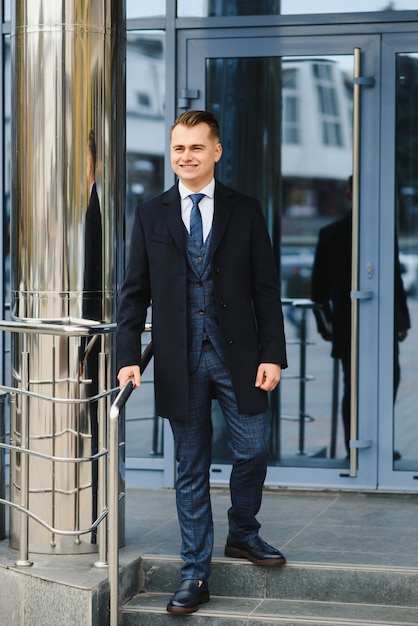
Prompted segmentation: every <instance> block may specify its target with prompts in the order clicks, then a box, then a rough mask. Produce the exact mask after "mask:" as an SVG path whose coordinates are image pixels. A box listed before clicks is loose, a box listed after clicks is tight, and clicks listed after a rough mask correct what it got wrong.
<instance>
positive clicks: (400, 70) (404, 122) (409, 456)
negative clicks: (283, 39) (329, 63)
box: [394, 53, 418, 470]
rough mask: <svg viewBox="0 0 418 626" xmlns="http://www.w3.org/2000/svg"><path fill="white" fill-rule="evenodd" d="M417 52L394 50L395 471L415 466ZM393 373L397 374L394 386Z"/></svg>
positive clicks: (417, 425)
mask: <svg viewBox="0 0 418 626" xmlns="http://www.w3.org/2000/svg"><path fill="white" fill-rule="evenodd" d="M417 76H418V53H410V54H399V55H398V56H397V64H396V147H395V151H396V158H395V163H396V198H395V202H396V229H397V231H398V235H399V263H400V270H401V272H402V282H403V287H404V289H405V291H406V293H407V295H408V309H409V314H410V318H411V320H410V323H411V328H410V329H409V331H408V336H407V337H406V339H405V341H402V342H401V343H400V344H399V345H397V339H398V338H399V333H398V327H399V323H398V321H399V317H400V314H401V313H400V312H399V310H398V308H397V307H396V300H395V310H394V324H395V327H394V340H395V354H396V352H397V349H398V350H399V363H400V371H399V372H397V371H396V370H395V386H394V395H395V393H396V391H397V395H396V404H395V409H394V433H395V437H394V448H395V449H397V450H399V452H400V453H401V455H402V458H401V459H400V460H399V461H398V462H397V463H395V469H399V470H402V469H405V470H408V469H409V470H411V469H413V470H416V469H417V468H418V452H417V451H418V421H417V418H416V407H415V404H416V403H415V402H414V397H415V395H414V394H415V389H416V380H417V370H418V359H417V352H416V349H415V346H416V345H417V341H418V329H417V326H418V299H417V297H418V175H417V172H418V151H417V146H418V126H417V123H416V103H417V99H418V80H417ZM396 377H398V378H399V377H400V383H399V388H398V387H397V385H396Z"/></svg>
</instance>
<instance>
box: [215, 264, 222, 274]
mask: <svg viewBox="0 0 418 626" xmlns="http://www.w3.org/2000/svg"><path fill="white" fill-rule="evenodd" d="M220 271H221V268H220V267H219V266H218V265H216V267H215V272H216V273H217V274H219V272H220Z"/></svg>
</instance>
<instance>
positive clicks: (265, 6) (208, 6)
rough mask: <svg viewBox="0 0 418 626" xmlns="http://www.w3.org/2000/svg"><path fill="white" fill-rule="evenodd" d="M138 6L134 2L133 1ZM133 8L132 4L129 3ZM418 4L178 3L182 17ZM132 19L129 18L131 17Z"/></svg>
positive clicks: (398, 0)
mask: <svg viewBox="0 0 418 626" xmlns="http://www.w3.org/2000/svg"><path fill="white" fill-rule="evenodd" d="M132 2H134V0H132ZM128 5H129V3H128ZM416 8H417V4H416V1H415V0H390V1H389V0H352V1H351V2H349V3H347V1H346V0H178V1H177V14H178V17H227V16H233V15H280V14H281V15H300V14H304V13H306V14H315V13H331V14H333V13H358V12H365V11H407V10H416ZM128 17H129V16H128Z"/></svg>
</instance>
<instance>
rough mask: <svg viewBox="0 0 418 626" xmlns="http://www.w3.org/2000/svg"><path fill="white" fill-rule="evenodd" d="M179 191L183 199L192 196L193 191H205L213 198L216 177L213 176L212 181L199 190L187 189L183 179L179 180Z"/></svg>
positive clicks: (206, 194)
mask: <svg viewBox="0 0 418 626" xmlns="http://www.w3.org/2000/svg"><path fill="white" fill-rule="evenodd" d="M179 193H180V197H181V199H182V200H184V199H185V198H187V196H190V194H191V193H204V194H205V196H208V197H209V198H213V196H214V193H215V179H214V178H212V180H211V181H210V183H209V184H208V185H206V187H203V189H201V190H200V191H199V192H195V191H191V190H190V189H187V187H186V186H185V185H183V183H182V182H181V181H179Z"/></svg>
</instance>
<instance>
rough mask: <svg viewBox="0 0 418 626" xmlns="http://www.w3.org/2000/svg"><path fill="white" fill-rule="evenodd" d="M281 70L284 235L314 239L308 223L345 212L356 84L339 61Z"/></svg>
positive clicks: (300, 63)
mask: <svg viewBox="0 0 418 626" xmlns="http://www.w3.org/2000/svg"><path fill="white" fill-rule="evenodd" d="M341 59H342V60H344V61H345V60H346V59H347V57H344V56H343V57H341ZM349 59H350V58H349ZM282 68H283V70H282V106H283V110H282V175H283V212H284V216H283V217H284V223H283V235H284V237H286V235H290V236H291V235H293V234H300V229H301V228H303V229H304V230H305V231H306V232H305V233H304V234H308V235H312V232H313V230H316V228H317V226H316V228H314V226H313V225H311V226H310V227H309V218H311V219H312V218H316V217H335V215H336V214H338V212H339V211H340V210H341V208H344V204H345V203H344V201H343V198H344V192H345V186H346V179H347V175H348V174H349V173H350V171H351V167H352V100H353V96H352V82H351V78H350V76H349V74H348V73H347V71H346V70H345V69H344V66H342V64H341V63H340V62H339V61H338V57H332V58H331V57H330V58H311V57H309V58H308V57H301V58H295V59H284V60H283V62H282ZM292 218H294V219H292ZM305 218H307V219H305ZM304 219H305V221H302V222H301V220H304Z"/></svg>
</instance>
